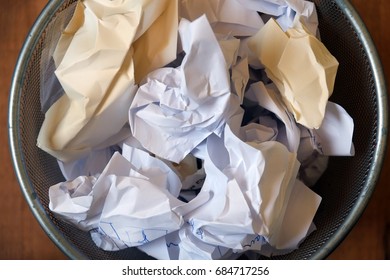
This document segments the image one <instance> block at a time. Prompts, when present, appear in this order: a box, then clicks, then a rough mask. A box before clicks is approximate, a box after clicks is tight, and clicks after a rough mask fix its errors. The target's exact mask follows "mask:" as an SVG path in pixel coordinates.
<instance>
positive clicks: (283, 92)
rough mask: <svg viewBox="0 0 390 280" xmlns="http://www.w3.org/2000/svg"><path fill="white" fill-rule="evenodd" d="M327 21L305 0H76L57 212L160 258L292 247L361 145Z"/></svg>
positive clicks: (60, 109)
mask: <svg viewBox="0 0 390 280" xmlns="http://www.w3.org/2000/svg"><path fill="white" fill-rule="evenodd" d="M317 25H318V22H317V15H316V10H315V6H314V4H313V3H311V2H308V1H303V0H257V1H254V0H212V1H210V0H207V1H206V0H201V1H200V0H175V1H172V0H167V1H152V0H138V1H137V0H113V1H108V0H84V1H80V2H78V4H77V8H76V10H75V12H74V15H73V18H72V20H71V22H70V23H69V24H68V26H67V27H66V30H64V32H63V34H62V36H61V38H60V39H59V42H58V44H57V46H56V49H55V51H54V53H53V59H54V61H55V65H56V70H55V72H54V73H53V75H55V76H56V78H57V79H58V81H59V83H60V84H61V86H62V88H63V91H64V93H63V95H62V96H61V97H59V99H58V100H57V101H56V102H54V103H53V105H52V106H50V108H49V109H48V111H47V112H46V117H45V121H44V123H43V125H42V128H41V131H40V134H39V137H38V146H39V147H40V148H42V149H43V150H45V151H46V152H48V153H50V154H51V155H53V156H54V157H56V158H57V159H58V163H59V166H60V168H61V170H62V173H63V174H64V177H65V178H66V181H64V182H59V183H58V184H56V185H54V186H51V187H50V190H49V197H50V209H51V210H52V211H53V213H54V214H55V215H56V216H57V217H59V218H61V219H64V220H65V221H67V222H70V223H72V224H73V225H75V226H76V227H78V228H80V229H82V230H85V231H89V232H90V233H91V238H92V239H93V241H94V242H95V243H96V245H97V246H99V247H100V248H102V249H103V250H121V249H125V248H130V247H137V248H138V249H140V250H142V251H144V252H146V253H147V254H149V255H151V256H153V257H155V258H158V259H221V258H235V257H238V256H239V255H240V254H243V253H245V252H247V251H254V252H256V253H258V254H262V255H266V256H272V255H277V254H285V253H288V252H290V251H292V250H294V249H296V248H298V247H299V245H300V243H301V242H302V241H303V240H304V239H305V237H306V236H307V235H309V234H310V233H311V232H312V231H313V230H315V225H314V224H313V218H314V216H315V213H316V211H317V209H318V207H319V205H320V202H321V197H319V196H318V195H317V194H315V193H314V192H313V191H312V190H311V189H310V187H311V186H312V185H314V184H315V183H316V182H317V180H318V179H319V178H320V176H321V175H322V174H323V172H324V171H325V169H326V167H327V160H328V157H329V156H352V155H353V154H354V149H353V143H352V135H353V127H354V124H353V120H352V119H351V117H350V116H349V115H348V113H347V112H346V111H345V110H344V109H343V108H342V107H341V106H339V105H338V104H335V103H332V102H330V101H329V100H328V99H329V97H330V96H331V94H332V91H333V88H334V83H335V80H336V74H337V67H338V62H337V60H336V58H334V57H333V56H332V55H331V54H330V53H329V51H328V50H327V49H326V47H325V46H324V45H323V44H322V43H321V41H320V40H319V39H318V38H319V37H318V34H319V31H318V29H317ZM46 90H49V89H46ZM46 95H47V93H46ZM336 130H337V131H336Z"/></svg>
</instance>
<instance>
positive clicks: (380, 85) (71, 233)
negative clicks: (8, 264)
mask: <svg viewBox="0 0 390 280" xmlns="http://www.w3.org/2000/svg"><path fill="white" fill-rule="evenodd" d="M74 2H76V1H75V0H52V1H50V2H49V3H48V4H47V6H46V7H45V9H44V10H43V11H42V13H41V14H40V16H39V17H38V19H37V20H36V22H35V24H34V25H33V27H32V29H31V31H30V33H29V35H28V37H27V39H26V41H25V44H24V46H23V48H22V50H21V53H20V56H19V59H18V62H17V65H16V68H15V73H14V77H13V81H12V87H11V91H10V104H9V106H10V107H9V140H10V150H11V154H12V159H13V163H14V167H15V171H16V174H17V177H18V180H19V183H20V186H21V189H22V192H23V194H24V196H25V198H26V201H27V202H28V204H29V206H30V208H31V210H32V212H33V213H34V215H35V217H36V219H37V220H38V221H39V223H40V224H41V226H42V227H43V229H44V230H45V232H46V234H47V235H48V236H49V237H50V238H51V239H52V241H53V242H54V243H55V244H56V245H57V246H58V247H59V248H60V249H61V250H62V251H63V252H64V253H65V254H66V255H67V256H68V257H69V258H71V259H148V258H150V257H149V256H147V255H146V254H145V253H142V252H141V251H139V250H138V249H136V248H129V249H126V250H121V251H117V252H107V251H103V250H100V249H99V248H98V247H97V246H96V245H95V244H94V243H93V241H92V240H91V238H90V235H89V233H87V232H83V231H80V230H78V229H77V228H75V227H73V226H71V225H69V224H67V223H64V222H63V221H61V220H58V219H56V218H55V217H54V216H53V215H52V214H51V212H50V210H49V208H48V205H49V198H48V189H49V187H50V186H52V185H54V184H56V183H58V182H60V181H63V175H62V173H61V171H60V169H59V167H58V164H57V162H56V160H55V159H54V158H53V157H51V156H50V155H48V154H46V153H45V152H43V151H42V150H40V149H39V148H38V147H37V146H36V140H37V136H38V133H39V130H40V127H41V125H42V122H43V120H44V114H43V113H42V112H41V106H40V63H39V62H40V57H41V53H42V44H43V41H44V39H45V37H46V36H47V34H49V33H50V32H52V31H53V30H50V29H52V28H53V25H52V24H51V23H52V22H53V20H54V19H55V18H56V16H57V15H58V14H59V13H60V12H61V11H62V10H64V9H65V8H67V7H68V6H70V5H71V4H73V3H74ZM314 2H315V4H316V6H317V11H318V17H319V22H320V25H319V28H320V32H321V40H322V42H323V43H324V44H325V45H326V46H327V48H328V49H329V51H330V52H331V53H332V54H333V55H334V56H335V57H336V58H337V59H338V61H339V63H340V67H339V70H338V74H337V79H336V84H335V90H334V93H333V95H332V97H331V100H332V101H334V102H336V103H338V104H340V105H341V106H343V107H344V108H345V109H346V110H347V112H348V113H349V114H350V115H351V116H352V118H353V119H354V122H355V132H354V139H353V142H354V145H355V151H356V155H355V156H354V157H332V158H330V162H329V167H328V169H327V170H326V172H325V174H324V175H323V176H322V177H321V179H320V181H319V182H318V183H317V184H316V185H315V187H314V191H315V192H316V193H317V194H319V195H320V196H321V197H322V203H321V206H320V208H319V210H318V212H317V214H316V216H315V219H314V223H315V224H316V227H317V230H316V231H315V232H314V233H312V234H311V235H310V236H309V237H308V238H307V239H306V240H305V241H304V242H303V243H302V244H301V246H300V247H299V249H297V250H295V251H293V252H292V253H290V254H287V255H283V256H278V257H275V258H278V259H324V258H326V257H327V256H328V255H329V254H330V253H331V252H332V251H333V250H334V249H335V248H336V247H337V246H338V244H339V243H340V242H342V240H343V239H344V238H345V237H346V235H347V234H348V233H349V232H350V230H351V229H352V228H353V226H354V225H355V224H356V222H357V221H358V219H359V218H360V216H361V214H362V212H363V211H364V209H365V207H366V206H367V203H368V201H369V199H370V196H371V194H372V192H373V190H374V188H375V185H376V183H377V180H378V178H379V174H380V171H381V167H382V164H383V160H384V155H385V149H386V143H387V92H386V85H385V79H384V75H383V72H382V67H381V64H380V61H379V59H378V55H377V53H376V49H375V47H374V44H373V42H372V40H371V38H370V35H369V33H368V31H367V29H366V28H365V26H364V24H363V22H362V21H361V19H360V17H359V15H358V14H357V12H356V11H355V10H354V8H353V6H352V5H351V4H350V3H349V2H348V1H345V0H315V1H314Z"/></svg>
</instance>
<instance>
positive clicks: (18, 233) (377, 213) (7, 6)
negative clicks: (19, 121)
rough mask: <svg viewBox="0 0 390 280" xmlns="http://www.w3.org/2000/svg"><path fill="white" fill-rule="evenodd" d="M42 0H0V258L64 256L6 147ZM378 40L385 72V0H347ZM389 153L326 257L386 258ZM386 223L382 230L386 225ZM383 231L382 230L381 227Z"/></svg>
mask: <svg viewBox="0 0 390 280" xmlns="http://www.w3.org/2000/svg"><path fill="white" fill-rule="evenodd" d="M46 2H47V1H46V0H29V1H26V0H12V1H9V0H7V1H6V0H0V35H1V36H0V119H1V121H2V125H0V180H1V185H0V259H66V256H65V255H64V254H63V253H62V252H61V251H59V249H57V247H56V246H55V245H54V244H53V243H52V242H51V241H50V239H49V238H48V237H47V236H46V235H45V233H44V232H43V230H42V229H41V227H40V226H39V224H38V222H37V221H36V220H35V219H34V218H33V216H32V214H31V212H30V210H29V208H28V206H27V203H26V202H25V200H24V198H23V196H22V194H21V191H20V189H19V186H18V182H17V180H16V177H15V175H14V171H13V167H12V163H11V158H10V155H9V148H8V130H7V113H8V93H9V87H10V81H11V76H12V72H13V69H14V65H15V62H16V59H17V56H18V53H19V50H20V48H21V46H22V43H23V41H24V39H25V37H26V35H27V32H28V30H29V28H30V27H31V26H32V24H33V22H34V20H35V18H36V17H37V15H38V14H39V12H40V11H41V10H42V9H43V7H44V5H45V4H46ZM351 2H352V3H353V4H354V5H355V7H356V9H357V10H358V11H359V13H360V15H361V16H362V18H363V20H364V21H365V23H366V25H367V27H368V29H369V31H370V32H371V34H372V37H373V39H374V41H375V43H376V45H377V48H378V51H379V54H380V57H381V59H382V62H383V66H384V70H385V72H386V76H387V79H389V78H390V76H389V75H390V31H389V28H388V23H389V20H390V1H388V0H370V1H367V0H352V1H351ZM389 176H390V158H389V157H387V159H386V162H385V164H384V167H383V172H382V175H381V178H380V181H379V184H378V186H377V188H376V191H375V193H374V195H373V197H372V199H371V201H370V203H369V205H368V207H367V209H366V211H365V212H364V214H363V216H362V217H361V219H360V221H359V222H358V224H357V225H356V226H355V227H354V229H353V230H352V231H351V233H350V234H349V235H348V236H347V238H346V239H345V240H344V241H343V242H342V244H341V245H340V246H339V247H338V248H337V249H336V250H335V251H334V252H333V253H332V254H331V255H330V257H329V259H352V260H354V259H373V260H379V259H389V258H390V256H389V255H386V246H387V248H388V249H387V251H389V246H390V245H389V243H386V241H388V242H390V237H387V238H386V235H389V232H390V207H389V205H390V187H389V180H390V177H389ZM386 229H387V230H386ZM386 232H387V233H386Z"/></svg>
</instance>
